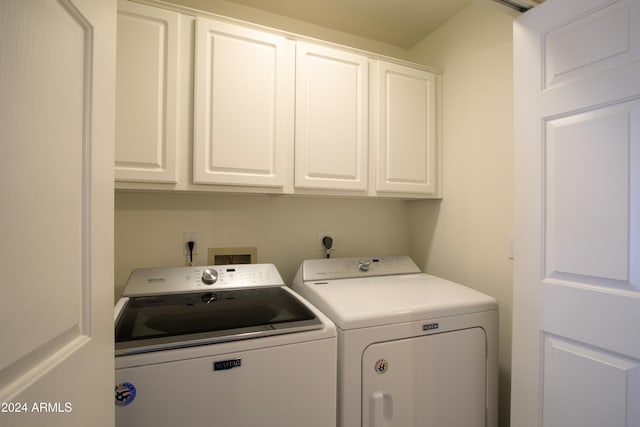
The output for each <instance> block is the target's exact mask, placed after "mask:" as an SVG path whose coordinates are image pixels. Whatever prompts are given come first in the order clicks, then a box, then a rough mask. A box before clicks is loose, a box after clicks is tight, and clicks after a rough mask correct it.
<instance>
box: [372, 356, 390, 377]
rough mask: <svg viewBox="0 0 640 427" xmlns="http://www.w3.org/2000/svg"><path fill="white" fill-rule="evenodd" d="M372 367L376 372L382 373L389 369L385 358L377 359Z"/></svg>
mask: <svg viewBox="0 0 640 427" xmlns="http://www.w3.org/2000/svg"><path fill="white" fill-rule="evenodd" d="M373 369H374V370H375V371H376V374H384V373H385V372H387V369H389V362H387V360H386V359H379V360H378V361H377V362H376V364H375V366H374V367H373Z"/></svg>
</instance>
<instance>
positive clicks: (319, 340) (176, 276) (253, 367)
mask: <svg viewBox="0 0 640 427" xmlns="http://www.w3.org/2000/svg"><path fill="white" fill-rule="evenodd" d="M123 295H124V297H123V298H122V299H121V300H120V301H119V302H118V304H117V305H116V308H115V318H116V321H115V336H116V344H115V348H116V359H115V366H116V370H115V381H116V386H115V402H116V408H115V410H116V426H118V427H133V426H154V427H164V426H166V427H169V426H171V427H175V426H185V427H191V426H224V427H251V426H261V427H262V426H271V427H283V426H315V427H335V424H336V376H337V373H336V364H337V362H336V357H337V354H336V352H337V340H336V329H335V326H334V325H333V323H332V322H331V321H330V320H329V319H328V318H327V317H326V316H325V315H323V314H322V313H321V312H320V311H318V310H317V309H316V308H314V307H312V306H311V305H310V304H309V303H308V302H307V301H305V300H304V299H303V298H301V297H300V296H299V295H297V294H296V293H295V292H293V291H292V290H291V289H290V288H288V287H286V286H284V283H283V281H282V278H281V277H280V274H279V273H278V271H277V270H276V268H275V267H274V266H273V265H271V264H242V265H228V266H210V267H184V268H182V267H181V268H159V269H139V270H135V271H134V272H133V273H132V274H131V277H130V278H129V281H128V282H127V285H126V287H125V290H124V294H123Z"/></svg>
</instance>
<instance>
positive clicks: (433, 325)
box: [422, 323, 440, 331]
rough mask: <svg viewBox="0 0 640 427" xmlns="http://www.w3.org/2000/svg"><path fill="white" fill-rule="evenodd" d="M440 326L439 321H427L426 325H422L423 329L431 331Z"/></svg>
mask: <svg viewBox="0 0 640 427" xmlns="http://www.w3.org/2000/svg"><path fill="white" fill-rule="evenodd" d="M439 327H440V324H439V323H427V324H426V325H422V330H423V331H432V330H434V329H438V328H439Z"/></svg>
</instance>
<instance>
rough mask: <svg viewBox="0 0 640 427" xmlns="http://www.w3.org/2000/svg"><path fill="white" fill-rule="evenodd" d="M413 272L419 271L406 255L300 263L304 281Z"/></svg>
mask: <svg viewBox="0 0 640 427" xmlns="http://www.w3.org/2000/svg"><path fill="white" fill-rule="evenodd" d="M413 273H421V271H420V269H419V268H418V266H417V265H416V264H415V263H414V262H413V260H412V259H411V258H409V257H408V256H388V257H352V258H323V259H310V260H305V261H304V262H303V263H302V280H303V281H305V282H307V281H314V280H333V279H349V278H353V277H367V276H387V275H392V274H394V275H395V274H413Z"/></svg>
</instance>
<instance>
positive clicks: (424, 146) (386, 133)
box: [374, 61, 437, 195]
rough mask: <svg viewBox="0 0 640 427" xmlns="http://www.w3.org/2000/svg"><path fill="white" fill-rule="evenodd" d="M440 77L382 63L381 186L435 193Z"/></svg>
mask: <svg viewBox="0 0 640 427" xmlns="http://www.w3.org/2000/svg"><path fill="white" fill-rule="evenodd" d="M435 82H436V78H435V75H434V74H432V73H429V72H427V71H422V70H417V69H412V68H408V67H405V66H402V65H398V64H391V63H387V62H384V61H377V68H376V82H375V88H374V91H375V93H376V95H377V101H376V103H375V108H376V109H377V112H376V113H375V114H376V120H377V121H376V128H375V136H374V137H375V142H376V154H377V160H376V165H377V174H376V190H377V191H379V192H394V193H398V192H407V193H419V194H425V195H427V194H434V193H436V191H437V186H436V126H435V119H436V104H435Z"/></svg>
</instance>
